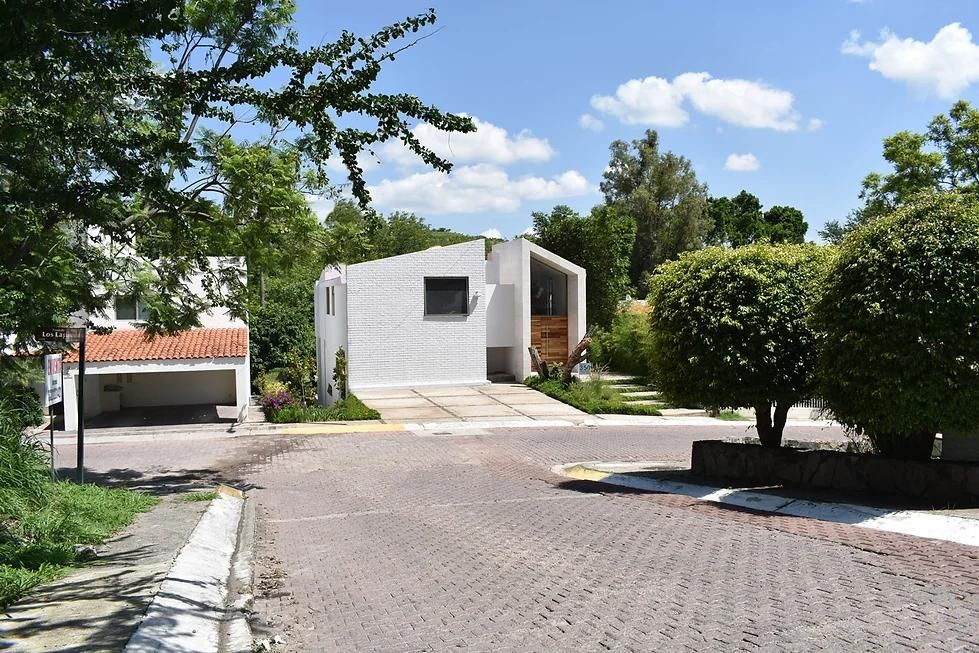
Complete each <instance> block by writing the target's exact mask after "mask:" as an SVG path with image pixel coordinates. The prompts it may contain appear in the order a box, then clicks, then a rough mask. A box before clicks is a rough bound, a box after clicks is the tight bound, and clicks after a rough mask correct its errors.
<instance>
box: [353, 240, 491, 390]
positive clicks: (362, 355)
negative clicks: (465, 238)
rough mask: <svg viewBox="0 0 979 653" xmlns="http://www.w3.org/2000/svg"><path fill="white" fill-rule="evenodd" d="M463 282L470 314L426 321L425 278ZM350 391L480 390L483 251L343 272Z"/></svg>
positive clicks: (416, 257) (477, 245)
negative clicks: (462, 386)
mask: <svg viewBox="0 0 979 653" xmlns="http://www.w3.org/2000/svg"><path fill="white" fill-rule="evenodd" d="M426 276H428V277H468V278H469V314H468V315H458V316H456V315H440V316H426V315H425V314H424V313H425V308H424V306H425V301H424V300H425V281H424V279H425V277H426ZM346 281H347V293H346V299H347V304H346V306H347V343H348V347H347V359H348V368H349V375H350V389H351V390H353V391H354V392H356V391H357V390H358V389H361V388H369V387H397V386H406V385H423V384H447V383H485V382H486V302H487V294H486V261H485V245H484V242H483V241H482V240H474V241H471V242H467V243H461V244H458V245H450V246H447V247H435V248H431V249H428V250H425V251H422V252H415V253H413V254H405V255H403V256H394V257H391V258H386V259H381V260H378V261H370V262H367V263H358V264H356V265H349V266H347V269H346Z"/></svg>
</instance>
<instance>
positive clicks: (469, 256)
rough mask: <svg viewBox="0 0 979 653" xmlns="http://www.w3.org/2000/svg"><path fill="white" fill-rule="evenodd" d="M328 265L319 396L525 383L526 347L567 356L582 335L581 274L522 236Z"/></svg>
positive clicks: (320, 315) (320, 326) (550, 356)
mask: <svg viewBox="0 0 979 653" xmlns="http://www.w3.org/2000/svg"><path fill="white" fill-rule="evenodd" d="M485 247H486V246H485V242H484V241H483V240H473V241H470V242H466V243H461V244H458V245H449V246H446V247H433V248H431V249H427V250H424V251H421V252H415V253H413V254H404V255H402V256H393V257H390V258H385V259H379V260H376V261H369V262H366V263H357V264H353V265H339V266H330V267H327V268H326V269H325V270H323V273H322V275H321V276H320V280H319V281H318V282H317V284H316V294H315V307H316V347H317V356H316V358H317V369H318V379H319V380H318V384H319V398H320V402H321V403H323V404H330V403H333V402H334V401H336V400H337V399H339V398H340V397H339V391H338V390H337V389H336V388H335V384H334V380H333V379H334V370H335V367H336V353H337V351H338V350H339V349H341V348H342V349H343V351H344V352H345V354H346V358H347V377H348V383H347V385H348V389H349V390H350V391H351V392H354V393H356V392H357V391H358V390H362V389H368V388H382V387H405V386H420V385H444V384H478V383H487V382H488V379H489V378H490V377H495V376H509V377H513V378H514V379H517V380H522V379H524V378H525V377H526V376H528V375H530V373H531V365H530V354H529V353H528V347H530V346H531V345H533V346H535V347H537V348H538V350H539V351H540V352H541V354H542V355H543V356H544V358H546V359H547V360H549V361H562V362H563V361H564V359H565V358H567V355H568V353H569V346H573V345H574V344H577V342H578V341H579V340H580V339H581V338H582V336H583V335H584V333H585V328H586V327H585V270H584V268H581V267H579V266H577V265H575V264H574V263H571V262H570V261H567V260H565V259H563V258H561V257H560V256H557V255H556V254H553V253H552V252H549V251H547V250H545V249H544V248H542V247H539V246H538V245H535V244H533V243H531V242H530V241H528V240H525V239H523V238H518V239H515V240H511V241H509V242H506V243H500V244H498V245H496V246H495V247H494V248H493V250H492V251H491V252H490V254H489V256H488V257H487V256H486V249H485Z"/></svg>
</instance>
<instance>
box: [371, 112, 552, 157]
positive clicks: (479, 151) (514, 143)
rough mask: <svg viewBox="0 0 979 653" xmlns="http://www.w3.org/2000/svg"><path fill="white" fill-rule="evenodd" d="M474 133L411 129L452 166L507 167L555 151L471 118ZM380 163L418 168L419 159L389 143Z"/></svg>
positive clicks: (396, 143) (424, 125) (531, 137)
mask: <svg viewBox="0 0 979 653" xmlns="http://www.w3.org/2000/svg"><path fill="white" fill-rule="evenodd" d="M473 122H474V123H475V124H476V131H474V132H471V133H469V134H457V133H450V132H445V131H442V130H441V129H437V128H435V127H433V126H432V125H429V124H427V123H421V124H419V125H416V126H415V127H414V128H412V130H411V132H412V134H414V135H415V138H417V139H418V140H419V142H420V143H421V144H422V145H424V146H425V147H427V148H429V149H430V150H432V151H433V152H435V153H436V154H438V155H439V156H441V157H443V158H445V159H448V160H449V161H452V162H454V163H495V164H498V165H506V164H508V163H515V162H517V161H547V160H549V159H550V158H551V157H553V156H554V148H552V147H551V145H550V143H548V142H547V139H545V138H537V137H536V136H534V135H533V134H531V133H530V132H529V131H527V130H523V131H520V132H518V133H517V134H515V135H511V134H510V133H509V132H508V131H507V130H506V129H504V128H502V127H497V126H496V125H494V124H493V123H491V122H486V121H485V120H480V119H479V118H476V117H473ZM381 159H383V160H384V161H390V162H393V163H397V164H400V165H403V166H410V165H416V164H420V163H421V162H422V161H421V159H420V158H418V156H417V155H416V154H415V153H414V152H412V151H411V150H409V149H408V148H407V147H405V145H404V144H402V143H401V142H400V141H389V142H388V143H385V144H384V146H383V147H382V149H381Z"/></svg>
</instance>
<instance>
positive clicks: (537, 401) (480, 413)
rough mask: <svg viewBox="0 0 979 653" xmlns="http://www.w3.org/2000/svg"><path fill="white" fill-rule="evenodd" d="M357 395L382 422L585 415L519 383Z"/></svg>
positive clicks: (570, 418) (577, 418) (578, 418)
mask: <svg viewBox="0 0 979 653" xmlns="http://www.w3.org/2000/svg"><path fill="white" fill-rule="evenodd" d="M355 394H356V395H357V397H358V398H359V399H360V400H361V401H363V402H364V403H365V404H367V405H368V406H370V407H371V408H373V409H375V410H377V411H378V412H380V413H381V419H382V420H383V421H385V422H482V421H494V422H497V421H499V422H505V421H526V420H528V419H530V420H534V421H540V420H555V419H560V420H566V421H569V422H573V423H580V422H582V421H584V419H585V418H587V417H588V415H587V414H586V413H583V412H581V411H580V410H578V409H577V408H573V407H572V406H569V405H567V404H565V403H562V402H560V401H558V400H556V399H552V398H550V397H548V396H547V395H544V394H541V393H540V392H537V391H536V390H533V389H531V388H528V387H527V386H525V385H522V384H519V383H487V384H484V385H455V386H420V387H413V388H381V389H373V390H360V391H358V392H356V393H355Z"/></svg>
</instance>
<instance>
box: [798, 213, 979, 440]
mask: <svg viewBox="0 0 979 653" xmlns="http://www.w3.org/2000/svg"><path fill="white" fill-rule="evenodd" d="M813 323H814V325H815V326H816V327H817V328H818V329H819V330H820V331H821V332H822V333H823V337H822V342H821V346H820V355H819V373H820V374H819V375H820V386H821V388H820V390H821V394H822V396H823V397H824V398H825V400H826V402H827V405H828V407H829V410H831V411H832V413H833V415H834V417H835V418H836V419H837V420H839V421H840V422H841V423H843V424H845V425H846V426H848V427H850V428H852V429H853V430H854V431H856V432H857V433H858V434H864V435H866V436H867V437H868V438H869V439H870V441H871V443H872V445H873V447H874V449H875V451H877V452H878V453H880V454H883V455H886V456H894V457H901V458H918V459H927V458H928V457H929V456H930V455H931V450H932V444H933V441H934V436H935V434H936V433H938V432H942V431H945V430H949V431H974V430H976V429H977V428H979V204H977V203H976V201H975V200H972V199H967V198H965V197H962V196H959V195H952V194H944V195H936V194H928V195H921V196H918V197H917V198H915V199H914V200H912V201H911V202H910V203H909V204H908V205H906V206H905V207H903V208H901V209H900V210H898V211H896V212H894V213H892V214H890V215H887V216H884V217H881V218H878V219H876V220H873V221H871V222H870V223H868V224H866V225H865V226H863V227H861V228H859V229H858V230H857V231H855V232H853V233H852V234H850V235H849V236H848V237H847V238H845V239H844V240H843V242H842V244H841V245H840V249H839V255H838V257H837V258H836V259H835V260H834V261H833V263H832V265H831V267H830V268H829V271H828V274H827V276H826V279H825V282H824V290H823V293H822V296H821V297H820V299H819V301H818V303H817V305H816V307H815V309H814V316H813Z"/></svg>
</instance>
